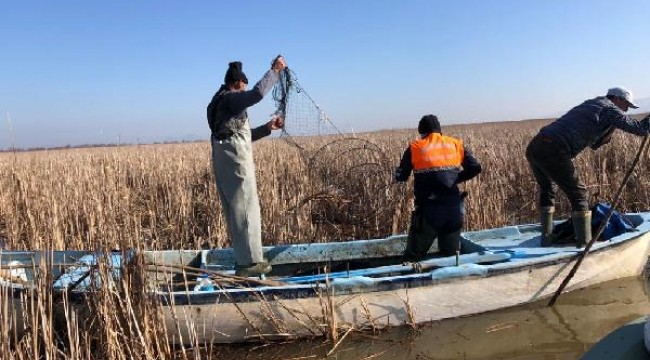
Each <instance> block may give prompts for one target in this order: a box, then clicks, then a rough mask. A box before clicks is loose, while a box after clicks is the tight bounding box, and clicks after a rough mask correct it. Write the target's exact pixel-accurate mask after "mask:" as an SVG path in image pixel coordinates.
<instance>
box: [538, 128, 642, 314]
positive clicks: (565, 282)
mask: <svg viewBox="0 0 650 360" xmlns="http://www.w3.org/2000/svg"><path fill="white" fill-rule="evenodd" d="M647 148H648V135H647V134H646V136H645V137H644V138H643V142H642V143H641V146H640V147H639V152H638V153H637V154H636V157H635V158H634V161H633V162H632V166H630V169H629V170H628V171H627V173H626V174H625V177H623V181H622V182H621V186H619V187H618V190H617V191H616V196H614V200H613V201H612V204H611V207H610V208H609V211H607V216H605V219H604V220H603V222H601V223H600V225H599V226H598V231H596V236H593V237H592V238H591V240H590V241H589V242H588V243H587V245H586V246H585V249H584V250H583V251H582V252H581V253H580V255H579V256H578V260H577V261H576V263H575V264H574V265H573V268H571V271H569V274H568V275H567V276H566V277H565V278H564V280H563V281H562V284H560V287H558V288H557V290H556V291H555V294H553V297H552V298H551V301H549V302H548V306H553V305H555V301H557V298H558V297H559V296H560V294H562V291H564V288H565V287H566V286H567V285H568V284H569V281H571V278H573V276H574V275H575V274H576V272H577V271H578V267H580V264H582V260H583V259H584V258H585V256H587V253H588V252H589V249H591V246H592V245H593V244H595V243H596V241H597V240H598V238H599V237H600V235H601V234H602V233H603V230H604V229H605V226H607V223H608V222H609V218H610V217H612V214H613V213H614V208H615V207H616V205H617V204H618V200H619V199H620V198H621V194H622V193H623V188H625V185H626V184H627V182H628V180H629V179H630V177H631V176H632V172H634V168H636V165H637V164H638V163H639V160H640V159H641V156H642V155H643V153H644V152H645V150H646V149H647Z"/></svg>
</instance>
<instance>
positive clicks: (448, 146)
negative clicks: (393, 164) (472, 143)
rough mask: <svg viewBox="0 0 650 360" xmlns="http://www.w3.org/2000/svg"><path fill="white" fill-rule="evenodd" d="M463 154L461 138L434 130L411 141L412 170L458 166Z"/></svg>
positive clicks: (461, 161)
mask: <svg viewBox="0 0 650 360" xmlns="http://www.w3.org/2000/svg"><path fill="white" fill-rule="evenodd" d="M464 156H465V151H464V150H463V141H462V140H460V139H456V138H453V137H451V136H444V135H442V134H440V133H436V132H433V133H431V134H429V135H427V137H425V138H422V139H418V140H416V141H414V142H412V143H411V162H412V163H413V170H414V172H418V171H427V170H444V169H451V168H459V167H460V166H461V164H462V163H463V158H464Z"/></svg>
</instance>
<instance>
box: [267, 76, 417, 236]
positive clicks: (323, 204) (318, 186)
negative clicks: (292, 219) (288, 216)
mask: <svg viewBox="0 0 650 360" xmlns="http://www.w3.org/2000/svg"><path fill="white" fill-rule="evenodd" d="M273 98H274V100H275V102H276V105H277V111H276V115H279V116H283V117H284V128H283V129H282V134H281V138H282V139H284V140H285V141H286V142H287V143H288V144H289V145H291V146H293V147H296V148H297V149H299V151H300V154H301V156H302V158H303V161H304V162H305V164H306V166H307V170H308V172H309V182H310V184H309V189H311V193H310V194H309V195H307V196H305V197H304V198H303V199H301V200H300V201H299V204H298V205H297V206H296V207H295V208H294V209H303V208H304V207H308V209H309V211H310V218H311V221H312V223H314V224H331V225H352V226H355V227H361V228H375V229H377V228H383V229H384V232H386V233H389V232H391V231H392V229H393V228H394V227H395V225H394V224H393V223H394V217H395V216H394V214H395V209H396V206H398V205H399V204H400V202H401V200H402V199H404V193H403V187H395V186H393V180H392V170H393V164H392V163H391V161H390V158H389V157H388V156H387V154H386V153H385V151H384V149H382V147H380V146H379V145H377V144H375V143H373V142H372V141H370V140H368V139H362V138H359V137H356V136H354V135H351V134H345V133H343V132H342V131H341V130H340V129H339V128H338V127H337V126H336V125H335V124H334V123H333V122H332V121H331V119H330V118H329V117H328V116H327V114H326V113H325V112H324V111H323V109H322V108H321V107H320V106H318V104H317V103H316V102H315V101H314V99H313V98H312V97H311V96H310V95H309V94H308V93H307V91H305V89H304V88H303V87H302V86H301V85H300V83H299V82H298V79H297V77H296V74H295V73H294V72H293V71H291V70H289V69H286V70H285V71H284V72H283V73H282V77H281V81H280V83H279V84H278V85H276V87H275V88H274V90H273Z"/></svg>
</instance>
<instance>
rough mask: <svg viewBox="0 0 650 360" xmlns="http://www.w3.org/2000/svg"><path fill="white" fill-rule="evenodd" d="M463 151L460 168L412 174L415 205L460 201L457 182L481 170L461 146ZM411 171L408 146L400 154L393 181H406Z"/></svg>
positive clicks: (411, 165)
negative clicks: (400, 157)
mask: <svg viewBox="0 0 650 360" xmlns="http://www.w3.org/2000/svg"><path fill="white" fill-rule="evenodd" d="M463 151H464V156H463V161H462V164H461V167H462V168H461V169H457V168H449V169H439V170H435V171H427V172H418V173H416V174H415V175H414V176H413V178H414V180H413V181H414V188H415V189H414V191H415V203H416V205H420V204H424V203H425V202H436V203H445V204H446V203H457V202H459V201H460V190H459V189H458V184H460V183H462V182H464V181H467V180H470V179H472V178H473V177H475V176H476V175H478V174H479V173H480V172H481V165H480V164H479V162H478V161H477V160H476V158H474V156H472V154H471V152H470V151H469V150H467V148H466V147H463ZM411 172H413V162H412V159H411V147H410V146H409V147H408V148H407V149H406V151H404V155H402V159H401V161H400V164H399V167H397V169H395V181H399V182H404V181H407V180H408V178H409V176H410V175H411Z"/></svg>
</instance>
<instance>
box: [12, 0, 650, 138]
mask: <svg viewBox="0 0 650 360" xmlns="http://www.w3.org/2000/svg"><path fill="white" fill-rule="evenodd" d="M0 44H2V46H1V47H0V49H1V50H0V53H1V55H0V112H1V113H0V114H1V115H0V116H1V117H0V120H1V121H0V148H7V147H10V146H12V145H15V146H18V147H31V146H59V145H66V144H71V145H77V144H84V143H114V142H116V141H117V140H118V138H119V139H120V141H122V142H136V141H140V142H151V141H161V140H170V139H181V138H184V137H199V138H206V139H207V138H208V133H209V130H208V127H207V123H206V120H205V106H206V104H207V103H208V102H209V100H210V98H211V97H212V95H213V93H214V91H215V90H216V89H217V88H218V87H219V85H220V84H221V82H222V80H223V74H224V72H225V70H226V68H227V63H228V62H229V61H233V60H240V61H242V62H243V63H244V71H245V72H246V74H247V75H248V78H249V79H250V80H251V82H255V81H257V79H259V77H260V76H261V75H262V74H263V72H264V71H265V70H266V69H267V68H268V66H269V63H270V61H271V59H272V58H273V57H274V56H275V55H277V54H283V55H284V56H285V58H286V60H287V63H288V65H289V67H291V68H292V69H293V70H294V71H295V72H296V74H297V75H298V77H299V79H300V81H301V84H302V85H303V86H304V87H305V88H306V89H307V90H308V91H309V93H310V94H311V95H312V97H314V98H315V99H316V100H317V102H318V103H319V105H320V106H321V107H322V108H324V109H325V111H326V112H327V113H328V114H329V116H330V117H331V118H332V119H333V120H334V121H335V123H336V124H337V125H338V126H339V127H340V128H342V129H350V128H353V129H354V130H355V131H361V130H374V129H385V128H405V127H415V126H416V123H417V120H418V119H419V117H420V116H421V115H423V114H426V113H434V114H437V115H439V117H440V118H441V121H442V122H443V124H449V123H466V122H478V121H499V120H519V119H524V118H532V117H546V116H554V115H558V113H562V112H563V111H566V110H568V109H569V108H570V107H572V106H574V105H576V104H577V103H579V102H581V101H582V100H584V99H586V98H589V97H593V96H596V95H600V94H603V93H604V91H606V89H607V88H608V87H611V86H615V85H624V86H627V87H628V88H630V89H632V90H633V91H634V93H635V96H636V97H637V98H647V97H650V1H648V0H629V1H628V0H620V1H611V0H610V1H604V0H571V1H567V0H538V1H532V0H499V1H497V0H455V1H435V0H422V1H398V0H394V1H384V0H372V1H370V0H367V1H353V0H351V1H332V0H328V1H326V0H314V1H304V0H301V1H297V0H296V1H282V0H280V1H160V0H159V1H104V2H99V1H86V0H84V1H81V0H78V1H29V0H22V1H3V2H2V3H1V4H0ZM271 112H272V99H271V97H270V96H268V97H267V98H265V99H264V100H263V101H262V103H261V104H259V105H257V106H256V107H255V108H252V109H251V110H250V111H249V114H250V115H251V122H252V124H253V125H256V124H261V123H262V122H264V121H266V120H267V118H268V115H269V114H270V113H271Z"/></svg>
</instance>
